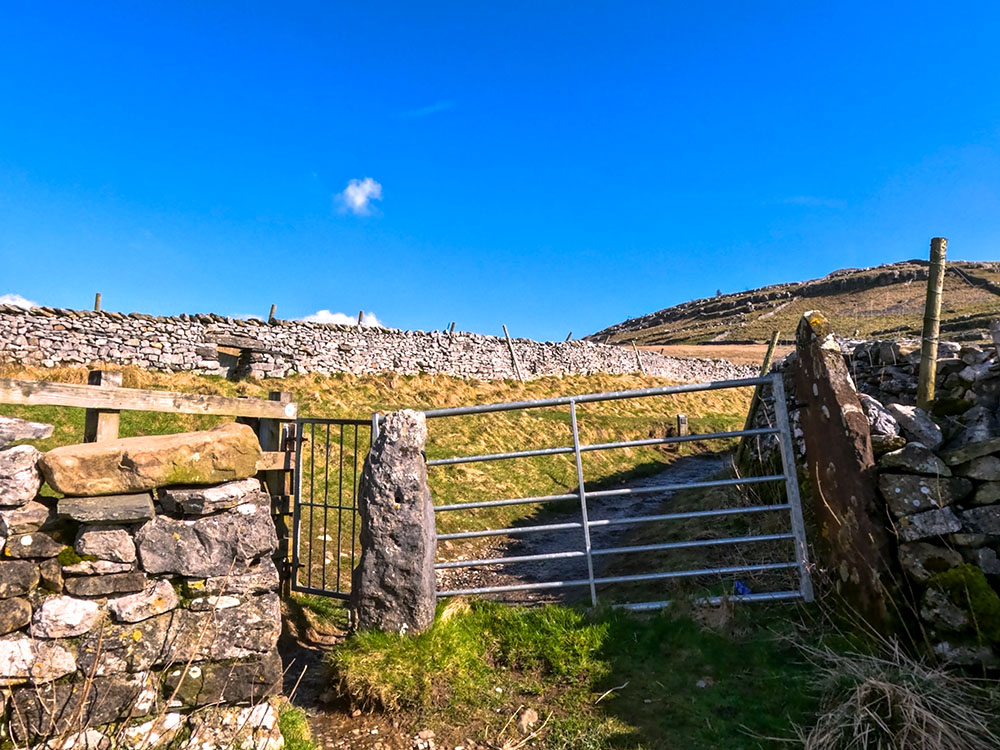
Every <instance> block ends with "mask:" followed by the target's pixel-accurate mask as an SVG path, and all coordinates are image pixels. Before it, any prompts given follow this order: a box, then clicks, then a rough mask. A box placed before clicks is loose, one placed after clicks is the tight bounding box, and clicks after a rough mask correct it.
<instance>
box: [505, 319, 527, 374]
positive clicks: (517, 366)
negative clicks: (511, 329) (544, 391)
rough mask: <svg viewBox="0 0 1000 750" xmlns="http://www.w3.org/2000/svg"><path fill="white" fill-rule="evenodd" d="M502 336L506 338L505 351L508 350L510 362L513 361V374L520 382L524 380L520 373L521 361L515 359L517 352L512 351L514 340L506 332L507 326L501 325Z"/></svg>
mask: <svg viewBox="0 0 1000 750" xmlns="http://www.w3.org/2000/svg"><path fill="white" fill-rule="evenodd" d="M503 337H504V338H505V339H506V340H507V351H509V352H510V359H511V362H513V363H514V374H515V375H517V379H518V380H520V381H521V382H522V383H523V382H524V375H523V374H522V373H521V363H520V362H518V361H517V353H516V352H515V351H514V342H513V341H511V340H510V334H509V333H507V326H506V325H504V326H503Z"/></svg>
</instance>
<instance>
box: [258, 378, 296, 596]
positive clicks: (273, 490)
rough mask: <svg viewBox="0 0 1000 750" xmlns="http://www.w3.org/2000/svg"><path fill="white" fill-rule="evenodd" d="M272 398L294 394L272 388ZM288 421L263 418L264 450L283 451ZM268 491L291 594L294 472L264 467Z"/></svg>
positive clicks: (285, 587)
mask: <svg viewBox="0 0 1000 750" xmlns="http://www.w3.org/2000/svg"><path fill="white" fill-rule="evenodd" d="M268 400H269V401H278V402H280V403H283V404H287V403H289V402H291V400H292V394H291V393H287V392H285V391H271V392H270V393H269V394H268ZM285 429H286V428H285V425H284V424H283V423H282V421H280V420H277V419H261V420H260V421H259V422H258V425H257V438H258V439H259V440H260V447H261V450H264V451H283V450H285V448H286V446H285V445H284V443H285V442H286V441H285V440H284V439H283V433H284V432H285ZM260 476H261V479H262V480H263V482H264V486H265V487H266V489H267V493H268V494H269V495H270V496H271V515H272V516H273V518H274V525H275V528H276V529H277V532H278V550H277V552H275V555H274V559H275V563H276V564H277V566H278V572H279V574H280V576H281V586H282V593H283V594H284V595H285V596H290V595H291V593H292V589H291V586H292V576H291V574H292V568H291V564H292V563H291V560H292V558H291V550H292V543H291V527H292V525H291V523H290V521H291V512H292V508H291V496H292V487H291V480H292V474H291V472H288V471H263V472H261V473H260Z"/></svg>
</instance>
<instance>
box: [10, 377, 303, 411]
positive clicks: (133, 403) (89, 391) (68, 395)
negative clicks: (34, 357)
mask: <svg viewBox="0 0 1000 750" xmlns="http://www.w3.org/2000/svg"><path fill="white" fill-rule="evenodd" d="M0 404H17V405H21V406H75V407H79V408H82V409H117V410H119V411H162V412H173V413H175V414H220V415H225V416H231V417H259V418H264V419H282V420H289V419H295V417H296V416H297V415H298V407H297V405H296V404H294V403H287V404H285V403H281V402H279V401H264V400H263V399H257V398H228V397H225V396H206V395H203V394H200V393H173V392H171V391H151V390H145V389H142V388H104V387H101V386H94V385H75V384H71V383H48V382H44V381H39V380H12V379H9V378H0Z"/></svg>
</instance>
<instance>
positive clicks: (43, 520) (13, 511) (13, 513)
mask: <svg viewBox="0 0 1000 750" xmlns="http://www.w3.org/2000/svg"><path fill="white" fill-rule="evenodd" d="M55 504H56V501H55V499H54V498H49V497H40V498H38V499H37V500H29V501H28V502H27V503H25V504H24V505H22V506H20V507H17V508H10V509H7V510H0V536H13V535H14V534H28V533H30V532H32V531H40V530H42V529H46V528H50V527H52V526H54V525H55V524H56V523H57V522H58V519H57V517H56V514H55Z"/></svg>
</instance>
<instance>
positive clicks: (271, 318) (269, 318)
mask: <svg viewBox="0 0 1000 750" xmlns="http://www.w3.org/2000/svg"><path fill="white" fill-rule="evenodd" d="M277 310H278V306H277V305H271V312H269V313H268V314H267V322H268V323H273V322H274V313H275V312H277Z"/></svg>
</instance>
